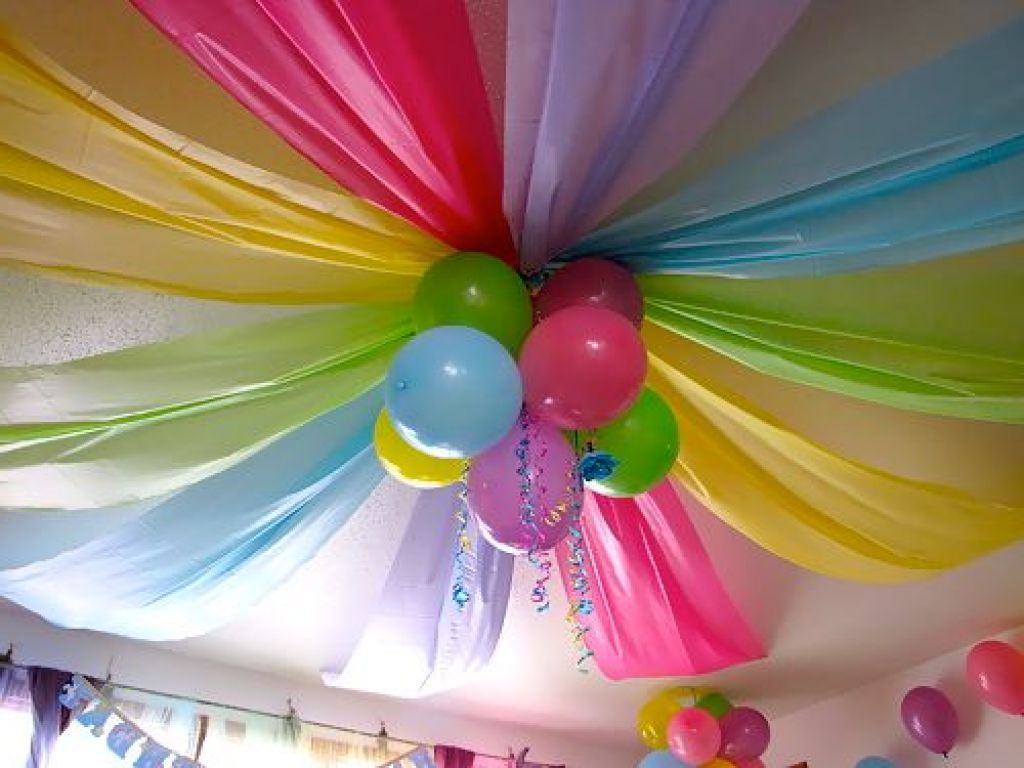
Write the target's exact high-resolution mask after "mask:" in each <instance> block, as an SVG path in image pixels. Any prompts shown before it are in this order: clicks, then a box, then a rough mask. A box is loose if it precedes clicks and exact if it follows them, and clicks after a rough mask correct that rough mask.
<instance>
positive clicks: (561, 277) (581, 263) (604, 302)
mask: <svg viewBox="0 0 1024 768" xmlns="http://www.w3.org/2000/svg"><path fill="white" fill-rule="evenodd" d="M568 307H597V308H598V309H608V310H611V311H612V312H615V313H617V314H620V315H622V316H623V317H624V318H626V319H627V320H629V322H631V323H632V324H633V325H635V326H636V327H637V328H639V327H640V323H641V322H643V319H644V297H643V294H642V293H641V292H640V286H639V285H637V283H636V280H635V279H634V278H633V275H632V273H631V272H630V271H629V270H628V269H626V268H625V267H623V266H620V265H618V264H616V263H615V262H614V261H609V260H608V259H598V258H585V259H579V260H577V261H573V262H570V263H569V264H566V265H565V266H564V267H562V268H561V269H559V270H558V271H557V272H555V274H554V275H553V276H552V277H551V278H550V279H549V280H548V281H547V282H546V283H544V287H543V288H541V289H540V293H538V294H537V295H536V296H535V297H534V299H533V308H534V316H535V317H536V318H537V322H540V321H541V320H543V319H544V318H546V317H550V316H551V315H553V314H554V313H555V312H558V311H559V310H561V309H566V308H568Z"/></svg>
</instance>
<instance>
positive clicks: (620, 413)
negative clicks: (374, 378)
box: [374, 252, 679, 555]
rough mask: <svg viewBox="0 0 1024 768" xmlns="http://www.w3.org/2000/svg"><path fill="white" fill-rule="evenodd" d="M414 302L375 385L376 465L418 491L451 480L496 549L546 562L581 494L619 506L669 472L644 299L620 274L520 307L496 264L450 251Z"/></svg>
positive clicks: (671, 457) (509, 274) (672, 437)
mask: <svg viewBox="0 0 1024 768" xmlns="http://www.w3.org/2000/svg"><path fill="white" fill-rule="evenodd" d="M414 303H415V306H414V316H413V319H414V322H415V326H416V330H417V335H416V336H415V337H413V339H412V340H411V341H409V342H408V343H407V344H406V345H405V346H404V347H403V348H402V349H401V350H399V352H398V354H397V355H396V356H395V358H394V360H393V361H392V364H391V367H390V369H389V371H388V374H387V381H386V385H385V409H384V411H382V412H381V415H380V418H379V419H378V422H377V426H376V430H375V434H374V444H375V447H376V450H377V454H378V456H379V457H380V459H381V462H382V463H383V465H384V467H385V468H386V469H387V471H388V472H389V473H390V474H391V475H393V476H395V477H397V478H398V479H400V480H402V481H404V482H407V483H409V484H412V485H414V486H417V487H421V488H431V487H438V486H442V485H447V484H450V483H453V482H459V481H460V480H463V479H464V481H465V483H466V486H467V489H468V492H467V495H466V501H467V503H468V506H469V508H470V509H471V510H472V512H473V513H474V514H475V516H476V518H477V520H478V522H479V523H480V530H481V532H482V534H483V535H484V536H485V537H486V538H487V539H488V540H489V541H491V542H492V543H493V544H494V545H495V546H497V547H498V548H500V549H503V550H505V551H507V552H512V553H515V554H522V555H529V554H532V553H536V552H538V551H547V550H550V549H551V548H552V547H554V546H555V545H556V544H557V543H558V542H559V541H561V540H562V539H564V538H565V537H566V536H567V535H569V533H570V528H571V523H572V516H573V513H574V511H575V512H578V510H579V507H580V501H581V494H582V488H583V486H584V485H585V486H587V487H589V488H591V489H592V490H593V491H595V492H597V493H602V494H607V495H613V496H631V495H635V494H639V493H643V492H644V491H647V490H648V489H650V488H651V487H653V486H654V485H656V484H657V483H658V482H659V481H661V479H662V478H663V477H664V476H665V475H666V474H667V473H668V471H669V469H670V468H671V466H672V464H673V462H674V461H675V459H676V454H677V452H678V449H679V438H678V431H677V428H676V423H675V419H674V417H673V415H672V412H671V410H670V409H669V407H668V405H667V404H666V403H665V402H664V401H663V400H662V399H661V397H659V396H658V395H657V394H656V393H654V392H653V391H652V390H649V389H645V388H644V378H645V376H646V371H647V353H646V350H645V348H644V344H643V341H642V339H641V338H640V334H639V330H638V329H639V325H640V323H641V321H642V319H643V299H642V296H641V294H640V290H639V287H638V286H637V284H636V281H635V280H634V279H633V276H632V275H631V274H630V273H629V272H628V271H627V270H625V269H624V268H622V267H620V266H618V265H617V264H615V263H613V262H610V261H606V260H603V259H597V258H590V259H583V260H580V261H577V262H573V263H572V264H570V265H568V266H566V267H564V268H562V269H560V270H559V271H558V272H557V273H555V274H554V276H553V277H552V278H551V279H549V280H547V281H546V282H545V283H544V284H543V286H542V287H540V289H539V291H538V292H537V294H536V295H535V296H531V294H530V291H529V290H528V289H527V287H526V284H525V283H524V282H523V280H522V278H521V277H520V275H519V274H518V273H516V272H515V271H514V270H513V269H512V268H510V267H509V266H507V265H506V264H505V263H504V262H502V261H500V260H498V259H496V258H493V257H491V256H488V255H486V254H482V253H473V252H462V253H455V254H452V255H450V256H448V257H446V258H444V259H442V260H441V261H439V262H437V263H435V264H434V265H433V266H432V267H431V268H430V269H429V270H428V271H427V273H426V274H425V275H424V276H423V279H422V280H421V282H420V284H419V287H418V288H417V291H416V296H415V302H414Z"/></svg>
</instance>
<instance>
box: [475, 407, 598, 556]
mask: <svg viewBox="0 0 1024 768" xmlns="http://www.w3.org/2000/svg"><path fill="white" fill-rule="evenodd" d="M575 469H576V452H575V451H574V450H573V449H572V446H571V445H569V441H568V440H566V439H565V436H564V435H563V434H562V433H561V432H560V431H559V430H558V428H557V427H555V426H552V425H551V424H548V423H547V422H542V421H540V420H538V419H536V418H534V417H533V416H531V415H530V414H528V413H527V412H526V411H525V410H524V411H523V414H522V415H521V416H520V418H519V420H518V421H517V422H516V424H515V426H514V427H513V428H512V430H511V431H510V432H509V433H508V434H507V435H506V436H505V437H503V438H502V439H501V442H499V443H498V444H497V445H495V446H494V447H493V448H490V449H488V450H487V451H485V452H484V453H482V454H480V455H479V456H477V457H476V458H475V459H473V463H472V464H470V467H469V475H468V477H467V484H468V486H469V495H468V496H467V501H468V502H469V508H470V509H471V510H473V512H474V514H476V516H477V519H478V520H479V522H480V532H481V533H482V534H483V535H484V537H485V538H486V539H487V540H488V541H490V542H491V543H492V544H493V545H494V546H495V547H497V548H498V549H500V550H502V551H504V552H511V553H512V554H514V555H522V554H527V553H528V552H530V551H533V550H539V551H543V550H548V549H551V548H552V547H554V546H555V545H556V544H557V543H558V542H560V541H561V540H562V539H564V538H565V537H566V536H567V535H568V533H569V523H570V522H571V513H572V505H573V504H574V503H576V504H578V503H580V501H581V497H580V491H579V488H578V487H577V485H576V483H575V482H574V480H573V477H574V473H575ZM524 505H528V506H529V513H528V514H529V516H532V523H531V522H528V521H524Z"/></svg>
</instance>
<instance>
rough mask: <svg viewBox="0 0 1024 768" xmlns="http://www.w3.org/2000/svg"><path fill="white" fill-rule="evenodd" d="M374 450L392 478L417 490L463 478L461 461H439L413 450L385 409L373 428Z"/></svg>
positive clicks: (463, 466)
mask: <svg viewBox="0 0 1024 768" xmlns="http://www.w3.org/2000/svg"><path fill="white" fill-rule="evenodd" d="M373 447H374V448H375V449H376V451H377V458H378V459H380V463H381V464H383V465H384V469H386V470H387V471H388V474H389V475H391V476H392V477H394V478H395V479H396V480H401V481H402V482H403V483H405V484H407V485H412V486H415V487H416V488H440V487H441V486H442V485H451V484H452V483H454V482H456V481H457V480H458V479H459V478H460V477H462V471H463V469H464V468H465V466H466V462H465V461H464V460H462V459H439V458H437V457H436V456H428V455H427V454H425V453H423V451H419V450H417V449H416V448H413V447H412V446H411V445H409V444H408V443H407V442H405V440H403V439H402V436H401V435H399V434H398V432H397V431H396V430H395V427H394V425H392V423H391V418H390V417H389V416H388V412H387V411H386V410H384V409H381V412H380V416H378V417H377V423H376V425H374V428H373Z"/></svg>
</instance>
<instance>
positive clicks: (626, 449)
mask: <svg viewBox="0 0 1024 768" xmlns="http://www.w3.org/2000/svg"><path fill="white" fill-rule="evenodd" d="M594 447H595V448H596V449H597V450H599V451H602V452H604V453H609V454H611V455H612V457H613V458H615V460H616V461H617V462H618V463H617V464H616V466H615V468H614V469H613V470H612V472H611V474H610V475H609V476H608V477H606V478H604V479H601V480H588V481H587V487H588V488H590V489H591V490H593V491H595V492H596V493H601V494H604V495H605V496H636V495H637V494H639V493H644V492H645V491H649V490H650V489H651V488H653V487H654V486H656V485H657V484H658V483H660V482H661V481H662V480H663V479H664V478H665V475H667V474H668V472H669V470H670V469H672V465H673V464H674V463H675V460H676V456H677V455H678V454H679V429H678V427H677V426H676V419H675V416H673V415H672V410H671V409H670V408H669V407H668V403H666V402H665V401H664V400H663V399H662V397H661V395H659V394H658V393H657V392H655V391H654V390H653V389H651V388H650V387H644V389H643V391H642V392H641V393H640V396H639V397H637V399H636V401H635V402H634V403H633V405H632V406H630V408H629V410H628V411H626V412H625V413H624V414H622V415H621V416H619V418H617V419H615V421H612V422H610V423H609V424H605V425H604V426H603V427H600V428H599V429H597V430H595V431H594Z"/></svg>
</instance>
